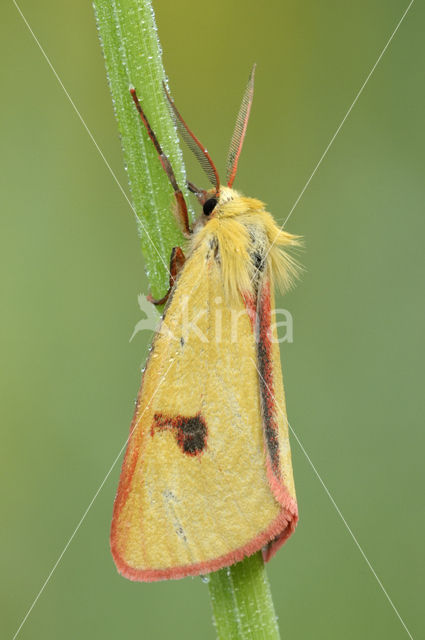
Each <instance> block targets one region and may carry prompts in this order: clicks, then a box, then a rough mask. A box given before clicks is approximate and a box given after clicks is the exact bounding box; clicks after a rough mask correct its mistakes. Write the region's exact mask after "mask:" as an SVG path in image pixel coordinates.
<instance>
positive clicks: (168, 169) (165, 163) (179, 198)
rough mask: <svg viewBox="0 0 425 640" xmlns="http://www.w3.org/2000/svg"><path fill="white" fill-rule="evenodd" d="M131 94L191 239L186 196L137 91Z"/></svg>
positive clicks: (185, 234)
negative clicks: (172, 190)
mask: <svg viewBox="0 0 425 640" xmlns="http://www.w3.org/2000/svg"><path fill="white" fill-rule="evenodd" d="M130 93H131V96H132V98H133V100H134V104H135V105H136V108H137V111H138V112H139V114H140V117H141V119H142V122H143V124H144V125H145V127H146V131H147V132H148V134H149V137H150V139H151V140H152V142H153V144H154V147H155V149H156V152H157V154H158V157H159V161H160V162H161V164H162V168H163V169H164V171H165V173H166V174H167V177H168V179H169V181H170V183H171V186H172V187H173V189H174V197H175V199H176V205H177V207H176V217H177V220H178V222H179V224H180V226H181V228H182V231H183V235H184V236H185V237H187V238H188V237H189V236H190V234H191V233H192V229H191V228H190V226H189V216H188V213H187V205H186V200H185V199H184V195H183V193H182V192H181V190H180V188H179V185H178V184H177V180H176V176H175V174H174V171H173V167H172V166H171V163H170V161H169V159H168V158H167V156H166V155H165V153H164V152H163V150H162V148H161V145H160V144H159V142H158V139H157V137H156V135H155V133H154V131H153V129H152V127H151V126H150V124H149V121H148V119H147V117H146V115H145V112H144V111H143V109H142V106H141V104H140V102H139V98H138V97H137V94H136V89H130Z"/></svg>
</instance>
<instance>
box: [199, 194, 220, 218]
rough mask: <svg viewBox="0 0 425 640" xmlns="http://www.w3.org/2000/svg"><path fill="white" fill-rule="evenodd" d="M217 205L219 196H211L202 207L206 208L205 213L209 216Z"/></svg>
mask: <svg viewBox="0 0 425 640" xmlns="http://www.w3.org/2000/svg"><path fill="white" fill-rule="evenodd" d="M216 205H217V198H210V199H209V200H207V201H206V202H204V206H203V207H202V208H203V210H204V215H206V216H209V215H210V213H211V212H212V211H213V210H214V209H215V207H216Z"/></svg>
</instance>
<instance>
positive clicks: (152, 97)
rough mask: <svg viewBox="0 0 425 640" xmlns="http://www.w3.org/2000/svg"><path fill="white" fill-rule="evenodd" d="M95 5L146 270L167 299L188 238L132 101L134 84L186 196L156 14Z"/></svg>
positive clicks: (136, 7)
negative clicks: (172, 264)
mask: <svg viewBox="0 0 425 640" xmlns="http://www.w3.org/2000/svg"><path fill="white" fill-rule="evenodd" d="M94 8H95V12H96V18H97V25H98V30H99V35H100V40H101V43H102V48H103V54H104V57H105V64H106V71H107V76H108V80H109V85H110V89H111V93H112V99H113V103H114V109H115V115H116V118H117V121H118V128H119V132H120V136H121V143H122V148H123V152H124V160H125V164H126V168H127V172H128V179H129V183H130V188H131V195H132V201H133V207H134V212H135V214H136V218H137V221H138V227H139V232H140V237H141V244H142V252H143V256H144V259H145V264H146V272H147V275H148V278H149V283H150V286H151V291H152V294H153V296H154V297H158V298H161V297H162V296H163V295H164V293H165V292H166V290H167V288H168V266H169V261H170V254H171V249H172V248H173V247H174V246H180V245H181V244H182V242H183V237H182V234H181V232H180V230H179V228H178V226H177V224H176V221H175V219H174V216H173V215H170V209H171V203H172V201H173V195H172V193H173V192H172V188H171V186H170V183H169V181H168V178H167V176H166V174H165V172H164V170H163V168H162V166H161V163H160V162H159V160H158V156H157V153H156V151H155V149H154V146H153V144H152V141H151V140H150V138H149V136H148V134H147V131H146V129H145V127H144V126H143V124H142V122H141V120H140V116H139V114H138V113H137V110H136V108H135V106H134V103H133V100H132V99H131V96H130V92H129V88H130V87H131V86H132V87H134V88H135V89H136V91H137V94H138V97H139V100H140V102H141V104H142V105H143V109H144V110H145V112H146V115H147V117H148V119H149V121H150V124H151V126H152V129H153V130H154V131H155V133H156V135H157V137H158V140H160V143H161V146H162V148H163V151H164V152H165V154H166V155H167V156H168V157H169V159H170V161H171V164H172V166H173V169H174V172H175V174H176V177H177V181H178V183H179V185H180V188H181V189H182V190H183V192H184V193H185V195H186V196H187V191H186V174H185V169H184V164H183V159H182V154H181V150H180V147H179V141H178V138H177V133H176V130H175V126H174V123H173V122H172V120H171V117H170V113H169V110H168V106H167V104H166V101H165V96H164V90H163V86H162V82H163V81H164V80H166V76H165V72H164V68H163V65H162V59H161V49H160V45H159V41H158V37H157V31H156V25H155V17H154V14H153V10H152V6H151V3H150V1H148V0H94Z"/></svg>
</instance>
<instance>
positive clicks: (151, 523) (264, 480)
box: [111, 68, 298, 581]
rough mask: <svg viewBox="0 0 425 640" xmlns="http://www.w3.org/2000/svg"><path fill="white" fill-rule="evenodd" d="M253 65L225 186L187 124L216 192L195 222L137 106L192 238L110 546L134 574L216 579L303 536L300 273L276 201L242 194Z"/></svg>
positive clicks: (151, 368) (171, 299)
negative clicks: (297, 341)
mask: <svg viewBox="0 0 425 640" xmlns="http://www.w3.org/2000/svg"><path fill="white" fill-rule="evenodd" d="M254 70H255V68H254V69H253V70H252V73H251V76H250V79H249V82H248V85H247V88H246V91H245V94H244V97H243V100H242V105H241V108H240V111H239V115H238V118H237V121H236V126H235V131H234V134H233V137H232V141H231V145H230V151H229V158H228V163H227V186H222V185H221V184H220V180H219V176H218V173H217V170H216V168H215V166H214V164H213V162H212V160H211V158H210V156H209V154H208V152H207V151H206V149H205V148H204V147H203V146H202V145H201V143H200V142H199V141H198V139H197V138H196V137H195V136H194V135H193V133H192V132H191V131H190V129H189V128H188V127H187V125H186V123H185V122H184V120H183V119H182V117H181V116H180V114H179V112H178V111H177V109H176V107H175V105H174V103H173V101H172V100H171V98H170V96H169V95H168V92H166V95H167V98H168V100H169V102H170V107H171V109H172V112H173V115H174V117H175V121H176V123H177V125H178V128H179V130H180V132H181V134H182V136H183V138H184V139H185V141H186V142H187V143H188V145H189V147H190V148H191V149H192V150H193V151H194V153H195V154H196V156H197V157H198V159H199V160H200V163H201V166H202V167H203V169H204V170H205V172H206V174H207V176H208V178H209V180H210V182H211V183H212V185H213V188H212V189H210V190H208V191H205V190H202V189H197V188H196V187H195V186H194V185H193V184H191V183H189V184H188V186H189V189H190V190H191V191H192V192H193V193H195V195H196V196H197V198H198V200H199V202H200V204H201V205H202V214H201V215H200V217H199V218H198V220H197V221H196V222H195V224H194V225H193V228H190V225H189V219H188V214H187V208H186V203H185V200H184V197H183V195H182V192H181V191H180V189H179V187H178V184H177V181H176V178H175V175H174V172H173V170H172V167H171V164H170V162H169V160H168V158H167V157H166V156H165V155H164V153H163V151H162V148H161V146H160V144H159V142H158V140H157V138H156V136H155V134H154V132H153V131H152V129H151V127H150V125H149V122H148V120H147V118H146V115H145V113H144V111H143V109H142V107H141V105H140V103H139V100H138V98H137V95H136V92H135V90H134V89H132V90H131V93H132V96H133V100H134V102H135V104H136V107H137V109H138V111H139V113H140V116H141V118H142V121H143V123H144V125H145V127H146V128H147V131H148V133H149V136H150V138H151V140H152V142H153V144H154V145H155V148H156V150H157V152H158V156H159V160H160V161H161V163H162V166H163V167H164V169H165V171H166V173H167V175H168V177H169V179H170V182H171V184H172V186H173V188H174V195H175V200H176V215H177V219H178V221H179V223H180V224H181V226H182V229H183V233H184V235H185V236H186V237H187V239H188V246H187V249H186V255H184V253H183V251H182V250H181V249H180V248H175V249H173V251H172V255H171V262H170V289H169V291H168V293H167V294H166V295H165V296H164V298H162V299H161V300H156V301H155V300H152V302H154V303H157V304H158V303H161V304H163V303H166V306H165V309H164V314H163V319H162V323H161V326H160V329H159V330H158V332H157V333H156V335H155V337H154V340H153V344H152V348H151V352H150V355H149V358H148V361H147V364H146V368H145V371H144V374H143V378H142V383H141V387H140V391H139V395H138V399H137V404H136V410H135V414H134V418H133V422H132V424H131V428H130V436H129V440H128V446H127V451H126V454H125V458H124V462H123V466H122V471H121V478H120V483H119V487H118V492H117V496H116V499H115V504H114V513H113V520H112V528H111V548H112V554H113V557H114V560H115V563H116V566H117V568H118V570H119V571H120V573H122V574H123V575H124V576H126V577H127V578H130V579H131V580H143V581H152V580H162V579H168V578H182V577H185V576H189V575H192V576H193V575H199V574H205V573H208V572H211V571H216V570H218V569H220V568H221V567H225V566H228V565H231V564H233V563H234V562H237V561H240V560H242V559H243V558H244V556H248V555H251V554H253V553H255V552H256V551H258V550H260V549H262V551H263V555H264V558H265V559H266V560H268V559H269V558H270V557H271V556H272V555H273V554H274V553H275V551H276V550H277V549H278V548H279V547H280V546H281V545H282V544H283V542H285V540H287V538H288V537H289V536H290V535H291V533H292V532H293V531H294V528H295V525H296V522H297V519H298V511H297V503H296V497H295V489H294V481H293V475H292V465H291V453H290V447H289V438H288V422H287V418H286V409H285V400H284V391H283V382H282V372H281V367H280V357H279V346H278V343H277V335H276V326H275V313H274V287H275V285H279V286H280V287H281V288H282V289H286V288H287V287H288V286H289V284H290V282H291V280H292V278H293V276H294V275H295V273H296V265H295V263H294V261H293V259H292V258H291V257H290V256H289V255H288V254H287V253H286V251H285V248H286V247H291V246H294V245H296V244H297V237H296V236H293V235H291V234H289V233H287V232H285V231H282V230H281V229H279V228H278V226H277V225H276V223H275V222H274V220H273V218H272V216H271V215H270V213H268V212H267V211H266V210H265V208H264V204H263V203H262V202H260V201H259V200H256V199H253V198H247V197H244V196H242V195H241V194H240V193H238V192H237V191H235V190H234V189H233V188H232V185H233V181H234V178H235V174H236V168H237V164H238V160H239V155H240V152H241V148H242V144H243V140H244V136H245V132H246V127H247V122H248V117H249V113H250V109H251V104H252V98H253V91H254Z"/></svg>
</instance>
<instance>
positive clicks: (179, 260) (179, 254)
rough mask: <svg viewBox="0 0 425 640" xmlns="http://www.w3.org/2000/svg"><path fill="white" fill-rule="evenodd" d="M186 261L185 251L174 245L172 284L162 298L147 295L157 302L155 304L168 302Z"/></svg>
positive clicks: (172, 253)
mask: <svg viewBox="0 0 425 640" xmlns="http://www.w3.org/2000/svg"><path fill="white" fill-rule="evenodd" d="M185 261H186V258H185V255H184V253H183V251H182V250H181V249H180V247H174V248H173V250H172V251H171V257H170V286H169V288H168V291H167V293H166V294H165V296H164V297H163V298H161V299H160V300H155V298H153V297H152V296H151V294H149V295H148V296H147V299H148V300H149V302H152V304H155V305H161V304H165V303H166V302H167V300H168V298H169V297H170V293H171V290H172V288H173V287H174V283H175V281H176V279H177V276H178V275H179V273H180V271H181V270H182V268H183V265H184V263H185Z"/></svg>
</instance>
